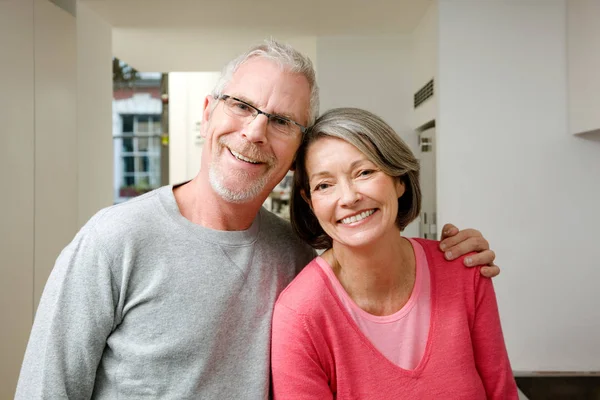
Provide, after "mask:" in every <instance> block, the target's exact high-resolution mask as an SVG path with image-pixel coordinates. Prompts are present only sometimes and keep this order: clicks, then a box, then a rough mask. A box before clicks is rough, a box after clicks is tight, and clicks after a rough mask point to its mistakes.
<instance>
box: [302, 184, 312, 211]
mask: <svg viewBox="0 0 600 400" xmlns="http://www.w3.org/2000/svg"><path fill="white" fill-rule="evenodd" d="M300 196H302V199H303V200H304V201H305V202H306V204H308V206H309V207H310V209H311V210H312V201H310V199H309V198H308V196H307V195H306V192H305V191H304V189H300Z"/></svg>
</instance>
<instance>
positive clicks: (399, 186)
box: [394, 177, 406, 198]
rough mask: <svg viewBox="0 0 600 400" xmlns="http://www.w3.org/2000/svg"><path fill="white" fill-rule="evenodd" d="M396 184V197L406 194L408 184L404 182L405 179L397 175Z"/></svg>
mask: <svg viewBox="0 0 600 400" xmlns="http://www.w3.org/2000/svg"><path fill="white" fill-rule="evenodd" d="M394 181H395V182H394V186H395V189H396V197H397V198H400V197H402V196H403V195H404V192H406V185H405V184H404V180H402V178H401V177H396V178H394Z"/></svg>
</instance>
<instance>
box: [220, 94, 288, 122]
mask: <svg viewBox="0 0 600 400" xmlns="http://www.w3.org/2000/svg"><path fill="white" fill-rule="evenodd" d="M231 97H233V98H236V99H238V100H242V101H243V102H244V103H248V104H250V105H251V106H252V107H256V108H258V109H259V110H260V107H257V106H256V104H254V102H253V101H252V100H250V99H248V98H246V97H245V96H244V95H239V96H238V95H232V96H231ZM261 111H262V110H261ZM269 114H271V115H272V116H273V117H276V118H277V117H281V118H285V119H289V120H292V121H296V120H295V119H294V116H293V115H291V114H285V113H281V114H280V113H271V112H270V113H269Z"/></svg>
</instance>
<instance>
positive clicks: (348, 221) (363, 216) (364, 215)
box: [342, 210, 375, 224]
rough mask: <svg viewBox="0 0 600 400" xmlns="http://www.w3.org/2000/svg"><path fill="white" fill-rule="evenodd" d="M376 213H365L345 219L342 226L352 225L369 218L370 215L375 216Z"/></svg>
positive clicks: (372, 211)
mask: <svg viewBox="0 0 600 400" xmlns="http://www.w3.org/2000/svg"><path fill="white" fill-rule="evenodd" d="M374 212H375V210H369V211H363V212H361V213H360V214H357V215H353V216H351V217H348V218H344V219H343V220H342V224H351V223H353V222H357V221H360V220H362V219H365V218H367V217H368V216H369V215H371V214H373V213H374Z"/></svg>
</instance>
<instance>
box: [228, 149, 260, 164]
mask: <svg viewBox="0 0 600 400" xmlns="http://www.w3.org/2000/svg"><path fill="white" fill-rule="evenodd" d="M229 151H231V154H233V156H234V157H235V158H237V159H238V160H242V161H246V162H249V163H252V164H260V162H259V161H255V160H251V159H249V158H248V157H244V156H243V155H241V154H240V153H238V152H237V151H233V150H231V149H229Z"/></svg>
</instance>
